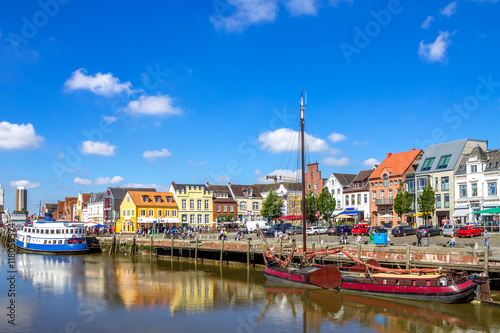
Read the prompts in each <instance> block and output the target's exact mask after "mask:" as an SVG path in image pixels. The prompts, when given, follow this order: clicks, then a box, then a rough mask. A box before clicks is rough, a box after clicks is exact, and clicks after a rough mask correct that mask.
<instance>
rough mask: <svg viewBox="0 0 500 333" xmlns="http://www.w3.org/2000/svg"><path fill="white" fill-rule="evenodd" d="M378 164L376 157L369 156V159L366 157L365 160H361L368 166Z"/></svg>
mask: <svg viewBox="0 0 500 333" xmlns="http://www.w3.org/2000/svg"><path fill="white" fill-rule="evenodd" d="M379 164H380V161H378V160H377V159H375V158H373V157H372V158H369V159H367V160H365V161H364V162H363V165H366V166H369V167H372V166H374V165H379Z"/></svg>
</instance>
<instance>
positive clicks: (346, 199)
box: [345, 195, 349, 207]
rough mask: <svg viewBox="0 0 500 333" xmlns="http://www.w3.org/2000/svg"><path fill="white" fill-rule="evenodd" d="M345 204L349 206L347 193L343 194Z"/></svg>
mask: <svg viewBox="0 0 500 333" xmlns="http://www.w3.org/2000/svg"><path fill="white" fill-rule="evenodd" d="M345 206H346V207H347V206H349V195H346V196H345Z"/></svg>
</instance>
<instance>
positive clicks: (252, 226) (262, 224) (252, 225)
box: [245, 221, 271, 232]
mask: <svg viewBox="0 0 500 333" xmlns="http://www.w3.org/2000/svg"><path fill="white" fill-rule="evenodd" d="M257 224H258V225H259V228H260V229H261V230H264V229H266V228H270V227H271V226H270V225H268V224H267V222H266V221H248V222H247V223H245V226H246V227H247V229H248V231H249V232H257Z"/></svg>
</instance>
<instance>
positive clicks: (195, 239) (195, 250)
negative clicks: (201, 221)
mask: <svg viewBox="0 0 500 333" xmlns="http://www.w3.org/2000/svg"><path fill="white" fill-rule="evenodd" d="M194 241H195V242H196V247H195V249H194V260H195V261H198V236H196V237H195V238H194Z"/></svg>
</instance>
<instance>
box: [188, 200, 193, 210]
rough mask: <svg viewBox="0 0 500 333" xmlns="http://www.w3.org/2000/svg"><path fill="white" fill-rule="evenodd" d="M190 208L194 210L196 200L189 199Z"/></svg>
mask: <svg viewBox="0 0 500 333" xmlns="http://www.w3.org/2000/svg"><path fill="white" fill-rule="evenodd" d="M189 209H190V210H194V200H189Z"/></svg>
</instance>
